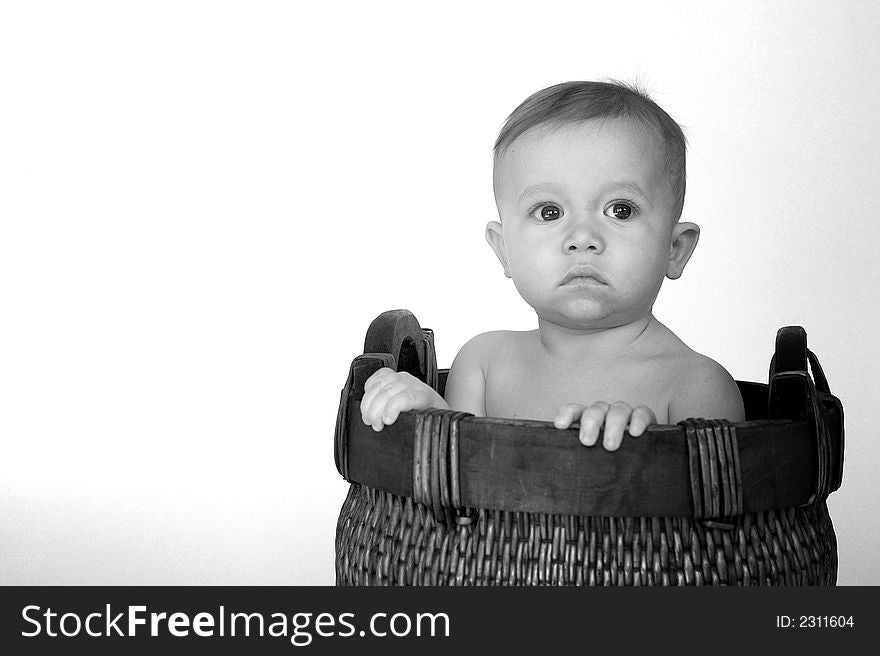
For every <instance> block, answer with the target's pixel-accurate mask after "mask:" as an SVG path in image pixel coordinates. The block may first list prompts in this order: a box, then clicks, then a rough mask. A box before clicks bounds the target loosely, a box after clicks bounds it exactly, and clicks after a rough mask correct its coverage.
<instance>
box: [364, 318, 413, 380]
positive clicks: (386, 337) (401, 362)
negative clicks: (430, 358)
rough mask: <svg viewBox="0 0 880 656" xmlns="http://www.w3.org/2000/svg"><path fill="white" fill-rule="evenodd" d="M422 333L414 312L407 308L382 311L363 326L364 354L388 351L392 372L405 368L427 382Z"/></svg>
mask: <svg viewBox="0 0 880 656" xmlns="http://www.w3.org/2000/svg"><path fill="white" fill-rule="evenodd" d="M424 339H425V338H424V334H423V332H422V327H421V326H420V325H419V322H418V320H417V319H416V317H415V315H414V314H413V313H412V312H410V311H409V310H389V311H387V312H383V313H382V314H380V315H379V316H378V317H376V319H374V320H373V323H371V324H370V327H369V328H368V329H367V337H366V339H365V340H364V353H388V354H390V355H391V356H392V357H393V358H394V363H395V366H394V367H393V368H394V369H395V370H396V371H405V372H407V373H410V374H412V375H413V376H415V377H416V378H418V379H419V380H421V381H422V382H427V381H426V379H427V374H428V367H427V357H426V354H425V346H424Z"/></svg>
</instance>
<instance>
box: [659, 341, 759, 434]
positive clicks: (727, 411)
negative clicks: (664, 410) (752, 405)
mask: <svg viewBox="0 0 880 656" xmlns="http://www.w3.org/2000/svg"><path fill="white" fill-rule="evenodd" d="M745 416H746V415H745V409H744V408H743V400H742V395H741V394H740V393H739V387H738V386H737V384H736V381H735V380H734V379H733V376H731V375H730V374H729V373H728V371H727V369H725V368H724V367H722V366H721V365H720V364H718V363H717V362H715V361H714V360H712V359H710V358H707V357H705V356H702V355H701V356H699V357H698V359H697V361H696V362H695V363H694V365H693V366H691V367H689V369H688V373H687V375H686V376H681V377H680V378H679V380H678V381H677V384H676V386H675V389H674V393H673V394H672V396H671V397H670V401H669V423H670V424H675V423H678V422H679V421H682V420H683V419H689V418H691V417H703V418H704V419H727V420H728V421H733V422H735V421H743V419H745Z"/></svg>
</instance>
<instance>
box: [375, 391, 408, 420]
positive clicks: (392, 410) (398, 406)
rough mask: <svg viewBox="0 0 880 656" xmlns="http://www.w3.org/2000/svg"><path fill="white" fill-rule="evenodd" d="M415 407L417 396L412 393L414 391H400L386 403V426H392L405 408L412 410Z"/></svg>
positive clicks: (383, 414)
mask: <svg viewBox="0 0 880 656" xmlns="http://www.w3.org/2000/svg"><path fill="white" fill-rule="evenodd" d="M413 407H415V398H414V397H413V395H412V392H410V391H409V390H403V391H401V392H398V393H397V394H395V395H394V396H392V397H391V398H390V399H388V402H387V403H386V404H385V409H384V411H383V412H382V423H383V424H385V425H386V426H390V425H391V424H393V423H394V422H395V421H397V418H398V417H399V416H400V413H401V412H403V411H404V410H412V409H413Z"/></svg>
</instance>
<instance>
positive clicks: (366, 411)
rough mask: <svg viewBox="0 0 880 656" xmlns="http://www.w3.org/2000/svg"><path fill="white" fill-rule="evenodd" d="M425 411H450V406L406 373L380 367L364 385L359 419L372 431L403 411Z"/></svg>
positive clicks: (431, 389)
mask: <svg viewBox="0 0 880 656" xmlns="http://www.w3.org/2000/svg"><path fill="white" fill-rule="evenodd" d="M427 408H449V405H448V404H447V403H446V401H444V400H443V397H442V396H440V395H439V394H437V392H435V391H434V389H433V388H432V387H431V386H430V385H426V384H425V383H423V382H422V381H420V380H419V379H418V378H416V377H415V376H412V375H410V374H408V373H406V372H405V371H394V370H392V369H389V368H388V367H382V368H381V369H379V371H377V372H376V373H374V374H373V375H372V376H370V377H369V378H368V379H367V382H366V383H364V398H363V400H362V401H361V419H362V420H363V422H364V423H365V424H366V425H367V426H372V427H373V430H374V431H380V430H382V427H383V426H390V425H391V424H393V423H394V422H395V421H397V417H398V415H400V413H401V412H404V411H405V410H426V409H427Z"/></svg>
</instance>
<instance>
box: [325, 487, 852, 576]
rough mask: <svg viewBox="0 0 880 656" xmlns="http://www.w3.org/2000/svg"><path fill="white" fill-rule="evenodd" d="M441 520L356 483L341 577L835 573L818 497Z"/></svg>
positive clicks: (485, 513) (344, 529)
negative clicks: (786, 502) (686, 513)
mask: <svg viewBox="0 0 880 656" xmlns="http://www.w3.org/2000/svg"><path fill="white" fill-rule="evenodd" d="M468 519H469V523H461V522H459V523H458V524H454V525H452V526H451V527H447V525H446V524H445V523H444V522H439V521H436V520H435V517H434V514H433V513H432V512H431V511H430V509H428V508H427V507H426V506H424V505H422V504H419V503H416V502H414V501H413V500H412V499H411V498H409V497H401V496H398V495H394V494H391V493H388V492H382V491H378V490H375V489H371V488H368V487H365V486H363V485H359V484H357V483H354V484H352V485H351V487H350V489H349V492H348V496H347V498H346V500H345V503H344V505H343V507H342V511H341V513H340V516H339V521H338V523H337V528H336V584H337V585H383V586H396V585H435V586H448V585H506V586H532V585H590V586H593V585H599V586H612V585H614V586H616V585H623V586H636V585H664V586H666V585H759V586H761V585H834V584H835V583H836V581H837V539H836V537H835V534H834V528H833V526H832V524H831V518H830V516H829V514H828V509H827V506H826V503H825V501H824V500H823V501H820V502H817V503H813V504H810V505H808V506H804V507H800V508H794V507H791V508H785V509H778V510H766V511H762V512H755V513H746V514H744V515H739V516H736V517H732V518H730V519H729V522H721V521H703V520H697V519H693V518H690V517H641V518H627V517H581V516H571V515H547V514H543V513H524V512H507V511H496V510H491V509H490V510H487V509H480V510H475V511H472V515H471V517H469V518H468Z"/></svg>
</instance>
